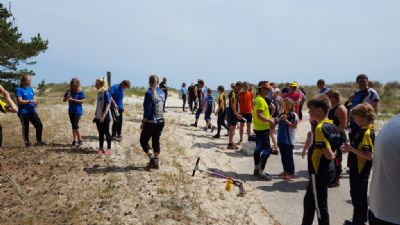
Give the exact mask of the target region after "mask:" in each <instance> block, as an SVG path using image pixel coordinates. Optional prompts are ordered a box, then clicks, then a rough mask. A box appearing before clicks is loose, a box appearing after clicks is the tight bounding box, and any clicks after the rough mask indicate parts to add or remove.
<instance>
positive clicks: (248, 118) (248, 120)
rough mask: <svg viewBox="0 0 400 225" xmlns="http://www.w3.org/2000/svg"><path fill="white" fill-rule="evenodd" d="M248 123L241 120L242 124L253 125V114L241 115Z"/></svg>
mask: <svg viewBox="0 0 400 225" xmlns="http://www.w3.org/2000/svg"><path fill="white" fill-rule="evenodd" d="M239 114H240V115H241V116H242V117H243V118H244V119H246V121H244V120H239V122H241V123H251V122H253V114H251V113H239Z"/></svg>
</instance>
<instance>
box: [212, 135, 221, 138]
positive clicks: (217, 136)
mask: <svg viewBox="0 0 400 225" xmlns="http://www.w3.org/2000/svg"><path fill="white" fill-rule="evenodd" d="M213 138H216V139H217V138H221V137H220V136H219V134H216V135H214V136H213Z"/></svg>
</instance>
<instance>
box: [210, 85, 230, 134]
mask: <svg viewBox="0 0 400 225" xmlns="http://www.w3.org/2000/svg"><path fill="white" fill-rule="evenodd" d="M218 93H219V96H218V102H217V104H218V110H217V112H216V113H215V115H216V116H218V119H217V124H218V126H217V134H216V135H214V137H213V138H220V137H221V136H220V135H221V128H222V127H224V128H225V129H226V130H227V132H228V133H229V128H228V126H227V125H226V124H225V116H226V97H225V88H224V86H222V85H220V86H218Z"/></svg>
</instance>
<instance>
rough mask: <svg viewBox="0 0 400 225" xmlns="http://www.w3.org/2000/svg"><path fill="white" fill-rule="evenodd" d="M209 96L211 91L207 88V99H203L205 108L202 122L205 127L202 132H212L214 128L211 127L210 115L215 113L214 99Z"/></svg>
mask: <svg viewBox="0 0 400 225" xmlns="http://www.w3.org/2000/svg"><path fill="white" fill-rule="evenodd" d="M211 94H212V90H211V88H208V89H207V97H206V99H205V102H206V108H205V113H204V120H205V121H206V127H205V129H204V130H205V131H207V129H211V132H214V129H215V126H212V124H211V114H212V113H215V107H214V102H215V98H214V96H212V95H211Z"/></svg>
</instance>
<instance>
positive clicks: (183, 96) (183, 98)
mask: <svg viewBox="0 0 400 225" xmlns="http://www.w3.org/2000/svg"><path fill="white" fill-rule="evenodd" d="M182 100H183V106H182V109H183V110H185V105H186V95H182Z"/></svg>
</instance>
